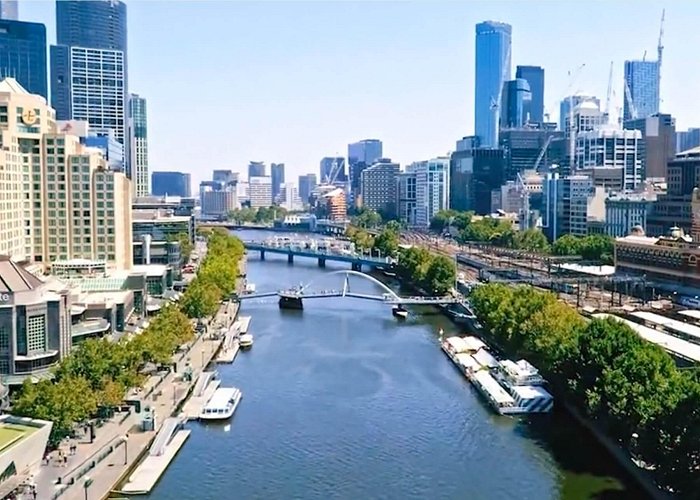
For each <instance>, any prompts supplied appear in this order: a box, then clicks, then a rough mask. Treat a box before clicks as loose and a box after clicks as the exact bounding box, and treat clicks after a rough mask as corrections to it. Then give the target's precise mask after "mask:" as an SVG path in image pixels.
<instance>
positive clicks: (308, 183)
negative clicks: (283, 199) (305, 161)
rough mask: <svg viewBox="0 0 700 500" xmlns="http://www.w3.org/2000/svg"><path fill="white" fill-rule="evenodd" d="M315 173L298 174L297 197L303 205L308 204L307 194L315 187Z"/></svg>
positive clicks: (309, 194)
mask: <svg viewBox="0 0 700 500" xmlns="http://www.w3.org/2000/svg"><path fill="white" fill-rule="evenodd" d="M316 184H317V182H316V174H306V175H300V176H299V198H301V202H302V203H303V204H304V205H308V204H309V196H311V192H312V191H313V190H314V189H315V188H316Z"/></svg>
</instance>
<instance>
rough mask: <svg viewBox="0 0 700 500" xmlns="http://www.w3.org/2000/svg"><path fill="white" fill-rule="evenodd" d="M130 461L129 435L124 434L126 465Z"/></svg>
mask: <svg viewBox="0 0 700 500" xmlns="http://www.w3.org/2000/svg"><path fill="white" fill-rule="evenodd" d="M127 463H129V435H128V434H124V465H126V464H127Z"/></svg>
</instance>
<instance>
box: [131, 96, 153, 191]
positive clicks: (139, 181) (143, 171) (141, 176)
mask: <svg viewBox="0 0 700 500" xmlns="http://www.w3.org/2000/svg"><path fill="white" fill-rule="evenodd" d="M147 118H148V117H147V115H146V99H144V98H143V97H140V96H139V95H137V94H131V95H130V96H129V120H128V122H129V127H128V128H129V130H128V135H129V151H130V152H131V159H130V160H129V170H128V171H127V175H128V176H129V178H131V180H132V182H133V183H134V193H135V195H136V196H138V197H141V196H148V194H149V193H150V186H149V182H148V181H149V176H148V119H147Z"/></svg>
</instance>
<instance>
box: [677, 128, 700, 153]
mask: <svg viewBox="0 0 700 500" xmlns="http://www.w3.org/2000/svg"><path fill="white" fill-rule="evenodd" d="M699 146H700V128H689V129H688V130H684V131H681V130H677V131H676V154H678V153H681V152H683V151H688V150H689V149H693V148H697V147H699Z"/></svg>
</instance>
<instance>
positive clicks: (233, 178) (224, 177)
mask: <svg viewBox="0 0 700 500" xmlns="http://www.w3.org/2000/svg"><path fill="white" fill-rule="evenodd" d="M211 179H212V180H213V181H216V182H220V183H221V184H230V183H232V182H237V181H238V172H234V171H233V170H225V169H218V170H214V171H213V172H212V174H211Z"/></svg>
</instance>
